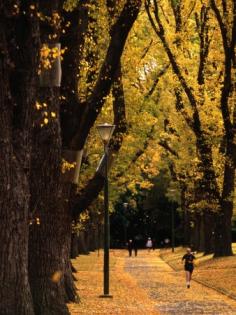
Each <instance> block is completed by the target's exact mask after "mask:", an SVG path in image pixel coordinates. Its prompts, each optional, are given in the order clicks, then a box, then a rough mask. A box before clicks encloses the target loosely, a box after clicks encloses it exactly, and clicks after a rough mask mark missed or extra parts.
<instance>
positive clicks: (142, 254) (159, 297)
mask: <svg viewBox="0 0 236 315" xmlns="http://www.w3.org/2000/svg"><path fill="white" fill-rule="evenodd" d="M159 254H160V252H159V251H152V252H150V253H148V252H147V251H144V250H143V251H139V253H138V257H128V255H127V252H126V251H122V250H115V251H113V250H112V251H111V255H110V257H111V262H110V273H111V281H110V293H111V294H112V295H113V298H112V299H101V298H99V295H100V294H102V291H103V257H102V253H100V256H98V254H97V253H92V254H90V255H87V256H80V257H78V258H77V259H76V260H73V265H74V266H75V268H76V269H77V270H78V272H77V273H76V274H75V276H76V277H77V279H78V281H77V288H78V291H79V295H80V298H81V303H80V304H77V305H76V304H70V305H69V309H70V312H71V314H72V315H77V314H88V315H90V314H114V315H115V314H122V315H130V314H131V315H134V314H138V315H139V314H142V315H149V314H150V315H152V314H156V315H158V314H178V315H183V314H187V315H190V314H191V315H195V314H208V315H209V314H211V315H227V314H229V315H234V314H236V301H234V300H233V299H230V298H228V297H226V296H225V295H222V294H220V293H218V292H216V291H215V290H212V289H210V288H207V287H205V286H203V285H202V284H200V283H197V282H195V281H193V282H192V285H191V288H190V289H187V288H186V285H185V279H184V271H183V270H182V269H183V266H182V265H179V258H181V256H182V254H183V250H182V249H177V251H176V253H174V254H172V253H170V251H169V250H168V251H165V252H162V254H163V255H164V259H166V260H168V262H169V263H172V264H173V265H174V264H175V265H176V266H175V267H176V268H177V271H175V270H173V269H172V268H171V267H170V266H169V265H168V264H167V263H166V262H164V261H163V259H162V258H160V255H159ZM233 259H235V258H234V257H233ZM202 260H205V258H204V259H202ZM226 260H227V259H226ZM207 264H208V265H207ZM204 265H205V267H206V265H207V266H208V267H209V269H210V273H215V270H216V269H217V270H218V272H221V271H222V272H225V270H224V266H225V265H224V264H223V265H222V263H220V262H217V263H216V264H215V265H214V261H212V260H210V259H209V260H208V262H207V261H205V262H203V261H202V262H201V263H200V265H199V266H198V267H197V268H196V270H195V276H197V275H200V274H202V276H204V273H205V269H202V271H201V272H200V268H203V266H204ZM226 265H227V264H226ZM210 266H211V267H210ZM226 269H228V267H227V268H226ZM216 273H217V272H216ZM222 274H224V273H222ZM217 277H218V279H219V283H222V285H221V286H222V287H225V281H224V278H222V279H221V278H220V276H218V275H217ZM208 278H209V277H208ZM234 281H235V277H233V279H232V280H231V285H232V287H233V286H235V285H233V282H234ZM234 283H235V282H234ZM227 285H228V284H227Z"/></svg>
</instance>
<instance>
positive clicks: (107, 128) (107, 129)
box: [97, 124, 115, 297]
mask: <svg viewBox="0 0 236 315" xmlns="http://www.w3.org/2000/svg"><path fill="white" fill-rule="evenodd" d="M114 129H115V126H114V125H110V124H101V125H98V126H97V130H98V132H99V135H100V137H101V139H102V141H103V144H104V161H105V174H104V261H103V276H104V278H103V280H104V281H103V295H101V296H100V297H112V295H110V294H109V249H110V222H109V197H108V193H109V192H108V144H109V141H110V139H111V136H112V133H113V131H114Z"/></svg>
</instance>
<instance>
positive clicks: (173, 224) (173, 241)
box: [169, 189, 176, 253]
mask: <svg viewBox="0 0 236 315" xmlns="http://www.w3.org/2000/svg"><path fill="white" fill-rule="evenodd" d="M169 192H170V193H171V194H174V193H175V192H176V190H175V189H170V190H169ZM171 248H172V253H174V251H175V211H174V203H173V202H172V203H171Z"/></svg>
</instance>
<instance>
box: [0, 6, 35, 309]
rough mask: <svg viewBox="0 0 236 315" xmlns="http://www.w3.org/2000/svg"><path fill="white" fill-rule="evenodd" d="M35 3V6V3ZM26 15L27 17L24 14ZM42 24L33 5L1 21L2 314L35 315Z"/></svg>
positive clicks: (5, 12)
mask: <svg viewBox="0 0 236 315" xmlns="http://www.w3.org/2000/svg"><path fill="white" fill-rule="evenodd" d="M31 3H33V2H31ZM22 12H24V13H22ZM38 35H39V33H38V21H37V17H36V16H35V15H34V13H33V12H31V13H29V3H28V1H24V2H23V3H20V10H19V12H18V14H15V13H14V12H13V10H12V7H11V5H10V4H9V3H7V4H6V3H5V2H4V3H1V19H0V50H1V53H0V89H1V92H0V126H1V128H0V181H1V185H0V218H1V219H0V221H1V232H0V265H1V270H0V314H1V315H16V314H17V315H33V314H34V310H33V303H32V297H31V293H30V286H29V282H28V270H27V269H28V226H29V221H28V219H29V217H28V215H29V196H30V192H29V185H28V172H29V167H30V163H29V160H30V145H31V143H30V132H31V126H32V115H31V114H32V109H33V106H34V104H35V93H36V90H35V80H36V69H37V66H38V48H39V42H38Z"/></svg>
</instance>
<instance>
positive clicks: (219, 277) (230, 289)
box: [161, 243, 236, 299]
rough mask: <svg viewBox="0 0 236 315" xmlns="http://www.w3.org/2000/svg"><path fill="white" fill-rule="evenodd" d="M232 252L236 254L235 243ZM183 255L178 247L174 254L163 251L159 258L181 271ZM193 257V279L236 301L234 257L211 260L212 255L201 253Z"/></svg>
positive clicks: (235, 258)
mask: <svg viewBox="0 0 236 315" xmlns="http://www.w3.org/2000/svg"><path fill="white" fill-rule="evenodd" d="M233 251H234V254H236V243H234V244H233ZM184 253H185V249H184V248H182V247H178V248H176V249H175V253H172V252H171V250H163V251H162V253H161V256H162V258H163V259H164V261H166V262H167V263H168V264H169V265H170V266H171V267H173V268H174V269H175V270H181V269H183V265H182V263H181V258H182V256H183V255H184ZM195 256H196V258H197V259H196V268H195V270H194V273H193V279H194V280H197V281H200V282H202V283H204V284H206V285H208V286H210V287H212V288H214V289H217V290H218V291H220V292H222V293H224V294H226V295H228V296H230V297H233V298H235V299H236V276H235V273H236V256H230V257H220V258H213V255H206V256H204V255H203V253H201V252H200V253H197V254H196V255H195Z"/></svg>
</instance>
